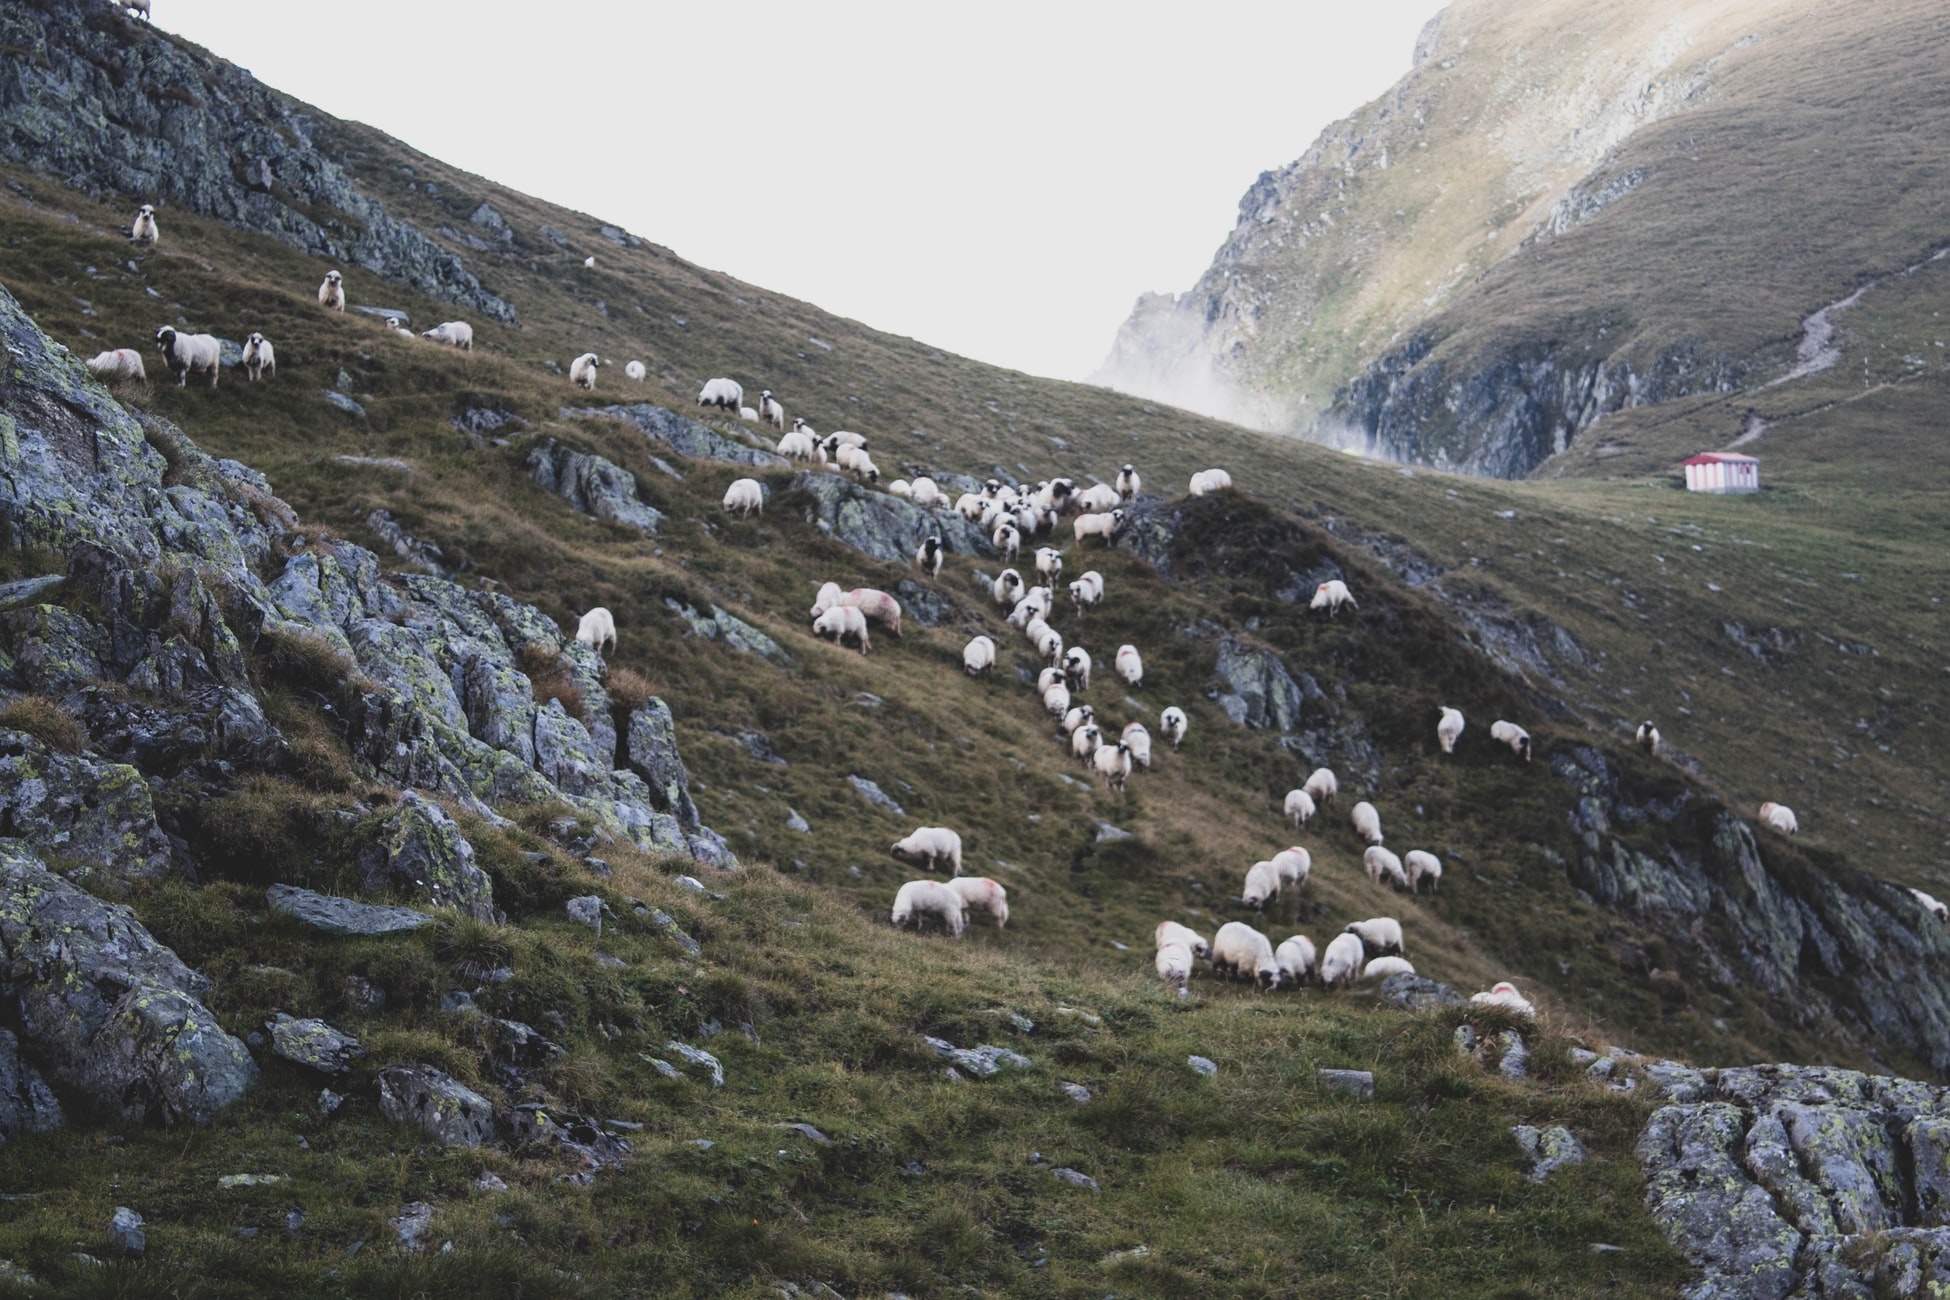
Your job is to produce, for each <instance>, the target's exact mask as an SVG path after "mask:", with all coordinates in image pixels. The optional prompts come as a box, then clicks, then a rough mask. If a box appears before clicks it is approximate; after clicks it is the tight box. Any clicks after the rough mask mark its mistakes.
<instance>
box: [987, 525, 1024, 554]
mask: <svg viewBox="0 0 1950 1300" xmlns="http://www.w3.org/2000/svg"><path fill="white" fill-rule="evenodd" d="M989 541H990V543H992V544H993V545H994V547H995V553H996V554H997V555H1000V556H1001V557H1002V558H1003V559H1005V560H1008V561H1009V562H1011V563H1014V562H1015V561H1016V560H1017V559H1018V558H1020V557H1021V555H1022V533H1021V532H1020V531H1019V530H1018V529H1017V528H1016V526H1015V525H1014V524H1012V523H1010V522H1009V521H1008V520H1006V519H1004V520H1003V521H1002V522H1001V523H999V524H997V525H996V526H995V531H994V532H993V533H991V534H990V535H989Z"/></svg>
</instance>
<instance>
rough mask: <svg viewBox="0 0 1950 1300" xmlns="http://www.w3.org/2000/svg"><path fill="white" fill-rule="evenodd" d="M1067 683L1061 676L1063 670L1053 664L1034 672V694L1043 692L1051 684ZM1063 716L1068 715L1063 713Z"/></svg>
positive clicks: (1060, 684)
mask: <svg viewBox="0 0 1950 1300" xmlns="http://www.w3.org/2000/svg"><path fill="white" fill-rule="evenodd" d="M1068 684H1069V683H1068V682H1067V681H1066V680H1065V678H1064V676H1063V670H1062V669H1061V668H1058V667H1057V666H1056V665H1054V664H1052V665H1050V666H1049V667H1048V668H1045V669H1043V671H1042V672H1040V673H1037V674H1036V694H1038V695H1041V694H1043V693H1044V692H1045V691H1047V690H1049V688H1050V687H1052V686H1065V685H1068ZM1064 716H1065V717H1068V716H1069V715H1068V714H1065V715H1064Z"/></svg>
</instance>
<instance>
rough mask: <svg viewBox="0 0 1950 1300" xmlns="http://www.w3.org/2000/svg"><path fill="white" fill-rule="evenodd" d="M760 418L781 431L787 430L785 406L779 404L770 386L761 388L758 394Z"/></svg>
mask: <svg viewBox="0 0 1950 1300" xmlns="http://www.w3.org/2000/svg"><path fill="white" fill-rule="evenodd" d="M758 418H759V419H761V420H763V421H765V423H767V424H769V425H771V426H772V427H773V428H774V429H777V430H778V431H779V432H780V433H784V432H785V408H784V407H783V406H780V405H779V403H778V400H777V399H776V398H774V397H773V396H772V390H771V389H769V388H767V389H763V390H761V391H760V392H759V394H758Z"/></svg>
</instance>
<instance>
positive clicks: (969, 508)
mask: <svg viewBox="0 0 1950 1300" xmlns="http://www.w3.org/2000/svg"><path fill="white" fill-rule="evenodd" d="M987 506H988V502H986V501H984V500H982V496H981V494H980V493H979V492H964V493H962V494H961V495H960V496H958V497H956V498H955V513H956V514H958V515H960V516H961V517H962V518H963V519H966V520H967V521H968V522H969V523H971V524H972V523H974V522H975V521H976V520H978V519H980V518H981V517H982V511H983V510H984V509H985V508H986V507H987Z"/></svg>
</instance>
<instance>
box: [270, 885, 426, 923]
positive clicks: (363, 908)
mask: <svg viewBox="0 0 1950 1300" xmlns="http://www.w3.org/2000/svg"><path fill="white" fill-rule="evenodd" d="M264 897H265V901H267V902H268V903H270V905H271V910H272V911H274V912H282V913H284V914H285V915H286V916H289V917H291V918H292V919H293V920H295V921H297V922H298V923H299V924H300V925H303V926H307V927H309V928H310V929H313V930H323V931H324V932H325V933H326V934H359V935H380V934H398V933H399V932H400V931H402V930H417V929H419V928H420V927H421V926H423V925H432V924H433V918H432V917H430V916H428V915H427V914H426V913H425V912H416V911H414V910H413V909H412V908H410V907H379V906H375V905H373V904H371V903H360V902H355V901H354V900H352V899H350V898H334V897H332V896H331V895H329V894H319V893H314V892H313V891H311V890H309V889H300V888H298V887H297V886H295V885H272V886H271V887H270V888H269V889H267V890H265V891H264Z"/></svg>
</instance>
